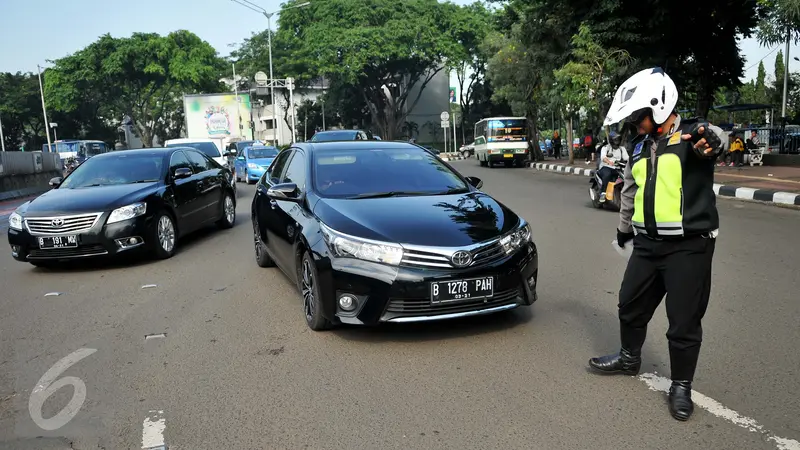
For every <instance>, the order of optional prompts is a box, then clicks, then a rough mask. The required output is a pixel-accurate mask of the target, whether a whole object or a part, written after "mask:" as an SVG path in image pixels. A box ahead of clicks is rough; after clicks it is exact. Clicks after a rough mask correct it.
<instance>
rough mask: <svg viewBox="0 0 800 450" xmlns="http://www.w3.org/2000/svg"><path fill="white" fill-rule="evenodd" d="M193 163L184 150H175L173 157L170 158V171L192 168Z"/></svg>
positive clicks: (172, 172)
mask: <svg viewBox="0 0 800 450" xmlns="http://www.w3.org/2000/svg"><path fill="white" fill-rule="evenodd" d="M191 168H192V165H191V164H190V163H189V160H188V159H187V158H186V155H184V154H183V152H175V153H173V154H172V158H170V160H169V173H170V174H173V175H174V174H175V171H176V170H178V169H191Z"/></svg>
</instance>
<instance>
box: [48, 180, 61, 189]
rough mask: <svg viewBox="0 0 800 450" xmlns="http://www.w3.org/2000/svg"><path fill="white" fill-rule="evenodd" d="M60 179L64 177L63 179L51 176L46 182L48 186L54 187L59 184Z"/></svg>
mask: <svg viewBox="0 0 800 450" xmlns="http://www.w3.org/2000/svg"><path fill="white" fill-rule="evenodd" d="M62 181H64V179H63V178H61V177H54V178H51V179H50V182H49V183H48V184H50V187H51V188H53V189H55V188H57V187H59V186H61V182H62Z"/></svg>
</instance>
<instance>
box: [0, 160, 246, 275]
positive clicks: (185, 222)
mask: <svg viewBox="0 0 800 450" xmlns="http://www.w3.org/2000/svg"><path fill="white" fill-rule="evenodd" d="M50 184H51V186H52V187H53V189H52V190H50V191H48V192H46V193H45V194H42V195H40V196H39V197H37V198H35V199H34V200H31V201H29V202H27V203H24V204H22V205H21V206H20V207H19V208H18V209H17V210H16V211H15V212H14V213H13V214H11V216H10V217H9V230H8V242H9V243H10V244H11V254H12V256H13V257H14V258H15V259H16V260H18V261H24V262H29V263H31V264H34V265H37V266H41V265H48V264H49V263H51V262H53V261H60V260H68V259H74V258H86V257H95V256H107V255H117V254H120V253H123V252H129V251H134V250H149V251H150V252H151V253H152V254H153V256H155V257H157V258H169V257H170V256H172V255H173V254H174V252H175V248H176V246H177V242H178V238H179V237H180V236H183V235H185V234H187V233H190V232H192V231H195V230H197V229H199V228H201V227H204V226H206V225H209V224H212V223H216V224H217V225H219V226H220V227H223V228H230V227H232V226H233V224H234V221H235V219H236V214H235V211H236V196H235V194H234V190H233V186H232V174H231V172H230V171H229V170H228V169H226V168H223V167H222V166H220V165H219V164H218V163H217V162H216V161H214V160H213V159H211V158H209V157H208V156H206V155H204V154H203V153H201V152H198V151H196V150H194V149H191V148H159V149H142V150H128V151H119V152H111V153H105V154H102V155H98V156H95V157H93V158H91V159H89V160H87V161H86V162H85V163H83V164H81V165H80V166H79V167H78V168H77V169H75V171H74V172H72V173H71V174H70V175H69V176H67V178H65V179H63V180H62V179H61V178H53V179H52V180H51V181H50Z"/></svg>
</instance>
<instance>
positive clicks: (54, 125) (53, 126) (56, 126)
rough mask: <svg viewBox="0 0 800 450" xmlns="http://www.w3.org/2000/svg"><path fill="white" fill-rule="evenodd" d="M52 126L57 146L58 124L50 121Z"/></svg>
mask: <svg viewBox="0 0 800 450" xmlns="http://www.w3.org/2000/svg"><path fill="white" fill-rule="evenodd" d="M50 128H52V129H53V141H54V142H55V143H56V147H58V131H56V130H57V129H58V124H57V123H55V122H50Z"/></svg>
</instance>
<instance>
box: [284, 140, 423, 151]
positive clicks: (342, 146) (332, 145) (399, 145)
mask: <svg viewBox="0 0 800 450" xmlns="http://www.w3.org/2000/svg"><path fill="white" fill-rule="evenodd" d="M294 147H297V148H301V149H306V150H310V151H312V152H324V151H328V150H359V149H363V150H380V149H403V148H405V149H419V150H425V149H423V148H422V147H420V146H419V145H416V144H411V143H408V142H393V141H326V142H302V143H297V144H294Z"/></svg>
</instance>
